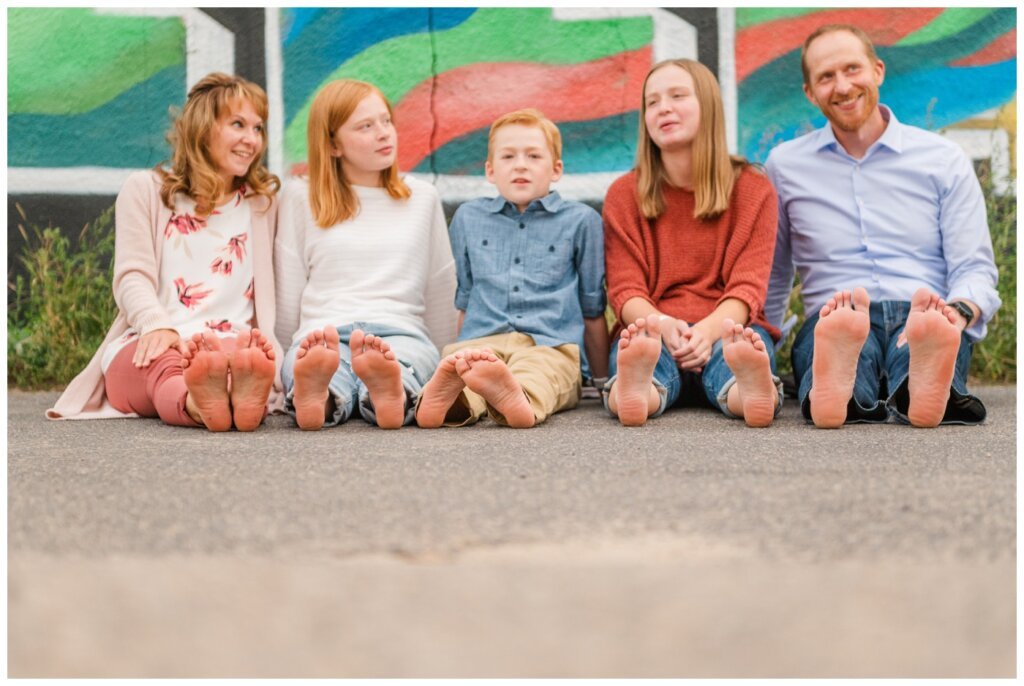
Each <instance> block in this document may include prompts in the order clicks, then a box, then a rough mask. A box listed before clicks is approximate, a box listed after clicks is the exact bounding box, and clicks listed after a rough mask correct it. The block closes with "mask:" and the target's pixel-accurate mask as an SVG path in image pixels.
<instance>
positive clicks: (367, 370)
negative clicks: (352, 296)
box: [349, 329, 406, 429]
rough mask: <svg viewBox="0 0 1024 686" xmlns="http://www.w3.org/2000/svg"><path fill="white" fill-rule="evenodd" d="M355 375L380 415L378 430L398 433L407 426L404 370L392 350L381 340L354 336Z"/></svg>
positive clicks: (351, 342)
mask: <svg viewBox="0 0 1024 686" xmlns="http://www.w3.org/2000/svg"><path fill="white" fill-rule="evenodd" d="M349 348H350V349H351V351H352V371H353V372H355V375H356V376H358V377H359V379H360V380H361V381H362V382H363V383H364V384H366V390H367V391H369V393H370V402H371V403H373V411H374V413H375V414H376V415H377V426H379V427H380V428H382V429H398V428H401V426H402V425H403V424H404V423H405V408H406V394H405V387H404V386H402V367H401V365H400V364H399V362H398V360H397V359H396V358H395V353H394V352H393V351H392V350H391V346H390V345H388V344H387V343H386V342H385V341H383V340H381V338H380V337H379V336H374V335H373V334H367V333H364V332H363V331H362V330H361V329H356V330H355V331H353V332H352V337H351V338H350V339H349Z"/></svg>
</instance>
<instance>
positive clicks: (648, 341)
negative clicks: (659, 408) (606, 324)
mask: <svg viewBox="0 0 1024 686" xmlns="http://www.w3.org/2000/svg"><path fill="white" fill-rule="evenodd" d="M660 356H661V320H660V318H659V317H658V315H654V314H652V315H648V316H647V317H646V318H644V319H637V320H636V321H635V322H633V323H632V324H630V325H629V326H628V327H626V328H625V329H623V330H622V335H621V339H620V340H619V351H618V353H617V357H616V358H615V359H616V365H617V370H618V371H617V373H618V376H617V377H616V379H615V385H613V386H612V390H611V392H610V393H611V394H614V398H612V399H610V402H609V407H612V405H614V407H612V410H613V411H614V412H615V413H616V414H617V415H618V417H619V422H621V423H622V424H623V426H643V425H644V424H646V423H647V417H648V415H649V414H650V412H651V405H652V404H653V403H652V398H653V397H654V396H656V395H657V390H656V389H655V388H654V385H653V380H654V368H655V366H657V364H658V358H659V357H660ZM652 392H653V393H654V396H652Z"/></svg>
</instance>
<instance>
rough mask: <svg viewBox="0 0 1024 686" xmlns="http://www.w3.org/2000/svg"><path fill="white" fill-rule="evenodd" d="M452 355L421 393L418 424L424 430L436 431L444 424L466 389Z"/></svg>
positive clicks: (417, 417) (443, 360)
mask: <svg viewBox="0 0 1024 686" xmlns="http://www.w3.org/2000/svg"><path fill="white" fill-rule="evenodd" d="M456 354H457V353H452V354H451V355H448V356H447V357H445V358H444V359H442V360H441V362H440V363H438V365H437V369H436V370H434V375H433V376H431V377H430V381H428V382H427V383H426V385H425V386H424V387H423V391H422V392H421V393H420V404H419V407H418V408H417V409H416V423H417V424H419V425H420V426H421V427H423V428H424V429H436V428H437V427H439V426H441V425H442V424H444V420H445V418H446V417H447V416H448V410H450V409H451V407H452V405H454V404H455V401H456V400H457V399H458V397H459V395H460V394H461V393H462V389H463V388H465V387H466V382H465V381H463V380H462V377H461V376H459V373H458V372H457V371H456V370H455V355H456Z"/></svg>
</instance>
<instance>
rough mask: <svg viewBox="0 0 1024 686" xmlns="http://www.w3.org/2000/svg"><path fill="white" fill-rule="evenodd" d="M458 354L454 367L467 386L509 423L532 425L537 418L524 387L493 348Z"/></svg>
mask: <svg viewBox="0 0 1024 686" xmlns="http://www.w3.org/2000/svg"><path fill="white" fill-rule="evenodd" d="M460 353H461V354H460ZM456 355H458V357H456V360H455V370H456V371H457V372H458V373H459V376H460V377H462V380H463V381H464V382H465V384H466V386H467V387H468V388H469V390H471V391H473V392H474V393H478V394H479V395H480V396H481V397H482V398H483V399H484V400H486V401H487V404H488V405H490V406H491V407H493V408H494V409H495V410H497V411H498V412H499V413H500V414H501V416H503V417H504V418H505V420H506V421H507V422H508V425H509V426H511V427H512V428H514V429H529V428H530V427H531V426H533V425H534V424H535V423H536V422H537V416H536V415H535V414H534V413H533V407H531V406H530V400H529V398H527V397H526V394H525V393H524V392H523V387H522V386H521V385H520V383H519V381H517V380H516V377H514V376H513V375H512V371H511V370H510V369H509V368H508V366H507V365H506V364H505V363H504V362H502V361H501V360H499V359H498V357H497V356H496V355H495V354H494V353H493V352H491V351H490V350H476V349H472V348H471V349H468V350H460V351H459V353H456Z"/></svg>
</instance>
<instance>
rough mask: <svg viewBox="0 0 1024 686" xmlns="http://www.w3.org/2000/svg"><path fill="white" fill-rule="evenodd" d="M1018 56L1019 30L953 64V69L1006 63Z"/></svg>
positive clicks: (1004, 35)
mask: <svg viewBox="0 0 1024 686" xmlns="http://www.w3.org/2000/svg"><path fill="white" fill-rule="evenodd" d="M1016 56H1017V29H1010V31H1009V32H1008V33H1004V34H1003V35H1002V36H1000V37H999V38H996V39H995V40H994V41H992V42H991V43H989V44H988V45H986V46H985V47H983V48H982V49H981V50H979V51H978V52H976V53H974V54H973V55H968V56H967V57H965V58H963V59H961V60H957V61H956V62H951V63H950V66H951V67H980V66H983V65H986V64H995V63H996V62H1005V61H1006V60H1011V59H1013V58H1014V57H1016Z"/></svg>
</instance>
